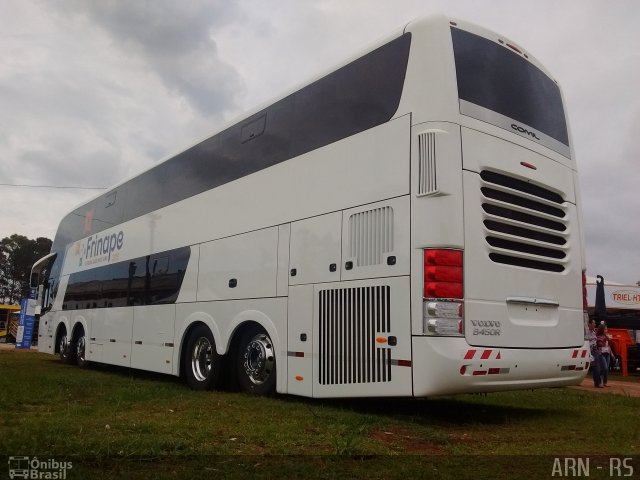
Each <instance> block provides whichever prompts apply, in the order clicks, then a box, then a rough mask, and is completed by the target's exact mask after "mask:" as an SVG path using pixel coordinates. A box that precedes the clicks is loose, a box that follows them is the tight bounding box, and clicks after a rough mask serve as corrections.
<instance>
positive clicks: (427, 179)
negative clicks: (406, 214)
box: [418, 132, 438, 195]
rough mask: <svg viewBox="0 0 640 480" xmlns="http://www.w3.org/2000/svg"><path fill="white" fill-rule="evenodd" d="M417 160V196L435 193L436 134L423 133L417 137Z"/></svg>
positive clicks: (436, 181) (436, 184) (436, 182)
mask: <svg viewBox="0 0 640 480" xmlns="http://www.w3.org/2000/svg"><path fill="white" fill-rule="evenodd" d="M418 158H419V167H418V170H419V171H418V176H419V181H418V195H430V194H432V193H436V192H437V191H438V178H437V175H436V132H423V133H421V134H419V135H418Z"/></svg>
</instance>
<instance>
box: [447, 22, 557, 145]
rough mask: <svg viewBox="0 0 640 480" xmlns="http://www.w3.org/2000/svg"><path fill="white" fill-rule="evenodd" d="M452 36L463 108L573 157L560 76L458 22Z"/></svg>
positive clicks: (471, 113)
mask: <svg viewBox="0 0 640 480" xmlns="http://www.w3.org/2000/svg"><path fill="white" fill-rule="evenodd" d="M451 36H452V39H453V51H454V57H455V63H456V76H457V80H458V96H459V98H460V113H462V114H464V115H468V116H471V117H474V118H477V119H479V120H483V121H486V122H488V123H491V124H493V125H496V126H498V127H502V128H505V129H507V130H510V131H514V132H515V133H518V134H520V135H523V136H526V137H528V138H529V139H531V140H537V141H538V142H539V143H542V144H543V145H545V146H547V147H549V148H552V149H553V150H555V151H557V152H558V153H560V154H562V155H565V156H566V157H569V148H568V147H569V135H568V132H567V124H566V120H565V116H564V109H563V106H562V96H561V94H560V88H559V87H558V85H557V84H556V83H555V81H553V80H552V79H551V78H549V77H548V76H547V75H546V74H545V73H544V72H543V71H541V70H540V69H539V68H538V67H536V66H535V65H533V64H532V63H531V62H529V61H528V60H527V59H525V58H524V57H523V56H521V55H519V54H517V53H516V52H512V51H511V50H509V49H508V48H507V47H505V46H502V45H499V44H498V43H496V42H494V41H492V40H489V39H486V38H484V37H481V36H479V35H475V34H473V33H469V32H466V31H464V30H461V29H459V28H454V27H452V28H451ZM523 124H524V125H523ZM527 127H529V128H527Z"/></svg>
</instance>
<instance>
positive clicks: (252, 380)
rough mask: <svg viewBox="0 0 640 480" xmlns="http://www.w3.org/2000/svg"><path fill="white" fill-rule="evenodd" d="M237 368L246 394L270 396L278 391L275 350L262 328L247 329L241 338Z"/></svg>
mask: <svg viewBox="0 0 640 480" xmlns="http://www.w3.org/2000/svg"><path fill="white" fill-rule="evenodd" d="M237 366H238V370H237V371H238V383H239V385H240V388H241V389H242V390H243V391H244V392H247V393H253V394H256V395H269V394H272V393H274V392H275V391H276V354H275V349H274V347H273V342H272V341H271V338H269V335H268V334H267V332H266V331H265V330H264V329H262V328H261V327H258V326H254V327H252V328H249V329H247V330H246V331H245V332H244V334H243V335H242V337H241V338H240V345H239V348H238V357H237Z"/></svg>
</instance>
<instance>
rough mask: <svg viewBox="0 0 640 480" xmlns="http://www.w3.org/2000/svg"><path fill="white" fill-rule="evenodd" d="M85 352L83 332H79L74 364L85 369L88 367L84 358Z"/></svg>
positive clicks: (85, 340)
mask: <svg viewBox="0 0 640 480" xmlns="http://www.w3.org/2000/svg"><path fill="white" fill-rule="evenodd" d="M86 351H87V339H86V337H85V336H84V330H81V331H80V333H79V334H78V337H77V338H76V363H77V364H78V366H79V367H80V368H85V367H87V366H88V365H89V361H88V360H87V358H86Z"/></svg>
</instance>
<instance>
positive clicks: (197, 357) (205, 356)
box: [182, 325, 222, 390]
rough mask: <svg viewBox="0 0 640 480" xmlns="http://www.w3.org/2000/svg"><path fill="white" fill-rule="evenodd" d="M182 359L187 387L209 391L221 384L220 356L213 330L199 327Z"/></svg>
mask: <svg viewBox="0 0 640 480" xmlns="http://www.w3.org/2000/svg"><path fill="white" fill-rule="evenodd" d="M184 352H185V353H184V357H183V359H182V361H183V365H184V376H185V380H186V382H187V385H189V387H191V388H192V389H194V390H208V389H210V388H214V387H216V386H218V385H219V384H220V378H221V371H222V369H221V365H220V356H219V355H218V353H217V352H216V343H215V341H214V340H213V335H212V334H211V330H209V328H208V327H207V326H206V325H198V326H197V327H196V328H194V329H193V331H192V332H191V335H189V339H188V340H187V345H186V349H185V351H184Z"/></svg>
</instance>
